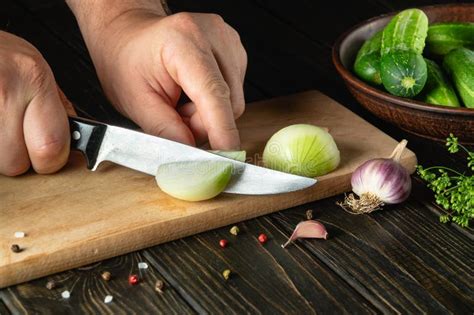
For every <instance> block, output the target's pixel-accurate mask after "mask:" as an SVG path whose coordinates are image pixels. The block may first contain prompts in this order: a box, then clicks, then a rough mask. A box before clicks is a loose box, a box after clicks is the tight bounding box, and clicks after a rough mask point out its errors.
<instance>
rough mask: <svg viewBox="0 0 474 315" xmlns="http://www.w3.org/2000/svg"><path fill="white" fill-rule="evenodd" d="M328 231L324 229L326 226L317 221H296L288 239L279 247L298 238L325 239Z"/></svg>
mask: <svg viewBox="0 0 474 315" xmlns="http://www.w3.org/2000/svg"><path fill="white" fill-rule="evenodd" d="M327 236H328V232H327V231H326V227H325V226H324V225H323V224H322V223H319V222H318V221H314V220H306V221H302V222H300V223H298V225H296V228H295V230H294V231H293V234H291V236H290V238H289V239H288V241H287V242H286V243H285V244H283V245H281V247H283V248H285V247H286V246H287V245H288V244H290V243H291V242H293V241H294V240H296V239H298V238H323V239H327Z"/></svg>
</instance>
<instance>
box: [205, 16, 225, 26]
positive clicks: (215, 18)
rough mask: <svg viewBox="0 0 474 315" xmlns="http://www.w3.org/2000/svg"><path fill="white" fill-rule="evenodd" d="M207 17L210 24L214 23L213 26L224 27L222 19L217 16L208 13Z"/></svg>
mask: <svg viewBox="0 0 474 315" xmlns="http://www.w3.org/2000/svg"><path fill="white" fill-rule="evenodd" d="M207 16H208V18H209V20H210V21H211V22H212V23H214V25H218V26H224V25H225V21H224V19H223V18H222V16H220V15H219V14H215V13H209V14H207Z"/></svg>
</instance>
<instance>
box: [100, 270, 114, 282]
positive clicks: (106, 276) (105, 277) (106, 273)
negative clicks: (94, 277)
mask: <svg viewBox="0 0 474 315" xmlns="http://www.w3.org/2000/svg"><path fill="white" fill-rule="evenodd" d="M100 276H101V277H102V279H104V281H109V280H110V278H112V274H111V273H110V272H108V271H104V272H103V273H102V274H101V275H100Z"/></svg>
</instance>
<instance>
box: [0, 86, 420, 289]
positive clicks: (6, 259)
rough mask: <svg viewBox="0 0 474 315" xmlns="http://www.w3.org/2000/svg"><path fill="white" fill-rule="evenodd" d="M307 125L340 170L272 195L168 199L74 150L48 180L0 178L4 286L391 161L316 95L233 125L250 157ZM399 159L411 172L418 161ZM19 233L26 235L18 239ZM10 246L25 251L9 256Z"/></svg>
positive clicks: (351, 120)
mask: <svg viewBox="0 0 474 315" xmlns="http://www.w3.org/2000/svg"><path fill="white" fill-rule="evenodd" d="M296 123H310V124H316V125H319V126H324V127H327V128H329V131H330V133H331V134H332V135H333V137H334V138H335V140H336V143H337V145H338V147H339V150H340V151H341V164H340V166H339V167H338V169H337V170H336V171H334V172H332V173H331V174H328V175H325V176H322V177H320V178H319V182H318V183H317V184H316V185H315V186H313V187H311V188H308V189H306V190H303V191H298V192H293V193H287V194H281V195H271V196H244V195H230V194H222V195H220V196H218V197H217V198H215V199H213V200H210V201H204V202H197V203H190V202H185V201H180V200H176V199H173V198H171V197H168V196H167V195H165V194H164V193H162V192H161V191H160V189H159V188H158V187H157V186H156V184H155V181H154V178H153V177H151V176H147V175H144V174H141V173H138V172H135V171H132V170H129V169H126V168H124V167H120V166H116V165H113V164H108V163H104V164H103V165H101V166H100V167H99V170H98V171H97V172H90V171H88V170H87V169H86V167H85V162H84V160H83V158H82V156H80V155H78V154H72V155H71V158H70V161H69V163H68V165H67V166H66V167H65V168H64V169H63V170H62V171H61V172H59V173H57V174H54V175H37V174H34V173H28V174H26V175H23V176H20V177H16V178H8V177H4V176H0V287H5V286H8V285H12V284H15V283H19V282H23V281H27V280H31V279H34V278H38V277H41V276H45V275H48V274H51V273H55V272H59V271H63V270H66V269H70V268H74V267H78V266H81V265H85V264H89V263H92V262H95V261H99V260H103V259H105V258H109V257H112V256H116V255H120V254H124V253H127V252H131V251H136V250H139V249H142V248H145V247H149V246H152V245H156V244H160V243H163V242H167V241H170V240H174V239H177V238H181V237H184V236H187V235H191V234H195V233H198V232H202V231H205V230H209V229H213V228H217V227H221V226H224V225H227V224H231V223H235V222H239V221H242V220H246V219H249V218H253V217H257V216H261V215H264V214H267V213H270V212H273V211H277V210H281V209H286V208H289V207H292V206H296V205H299V204H303V203H306V202H310V201H313V200H317V199H322V198H326V197H329V196H333V195H336V194H340V193H342V192H345V191H349V190H350V176H351V173H352V172H353V171H354V169H355V168H356V167H357V166H358V165H360V164H361V163H362V162H364V161H366V160H368V159H371V158H375V157H387V156H389V155H390V153H391V152H392V150H393V148H394V147H395V146H396V144H397V142H396V141H395V140H393V139H392V138H390V137H389V136H387V135H386V134H384V133H383V132H381V131H380V130H378V129H377V128H375V127H374V126H372V125H370V124H369V123H367V122H366V121H364V120H363V119H361V118H360V117H358V116H356V115H355V114H353V113H352V112H351V111H349V110H347V109H346V108H344V107H343V106H342V105H340V104H338V103H336V102H335V101H334V100H331V99H330V98H328V97H327V96H325V95H322V94H321V93H320V92H317V91H311V92H306V93H302V94H297V95H293V96H288V97H282V98H278V99H273V100H268V101H263V102H258V103H254V104H250V105H248V106H247V110H246V113H245V114H244V115H243V117H242V118H241V119H239V121H238V125H239V129H240V132H241V138H242V148H243V149H245V150H247V152H248V156H249V157H252V158H253V160H254V161H257V162H258V161H259V160H261V159H260V157H261V155H260V154H261V153H262V151H263V148H264V146H265V143H266V141H267V140H268V139H269V138H270V136H271V135H272V134H273V133H274V132H276V131H277V130H279V129H280V128H282V127H285V126H288V125H291V124H296ZM402 163H403V165H404V166H405V167H407V168H408V169H409V170H410V172H413V171H414V166H415V164H416V157H415V155H414V154H413V152H411V151H406V152H405V154H404V155H403V157H402ZM16 231H23V232H25V233H26V234H27V236H26V237H25V238H20V239H17V238H14V233H15V232H16ZM12 244H19V245H20V246H21V247H22V248H23V251H22V252H20V253H13V252H12V251H11V250H10V247H11V245H12Z"/></svg>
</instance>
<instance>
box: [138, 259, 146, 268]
mask: <svg viewBox="0 0 474 315" xmlns="http://www.w3.org/2000/svg"><path fill="white" fill-rule="evenodd" d="M138 269H148V264H147V263H146V262H143V261H141V262H139V263H138Z"/></svg>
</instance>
